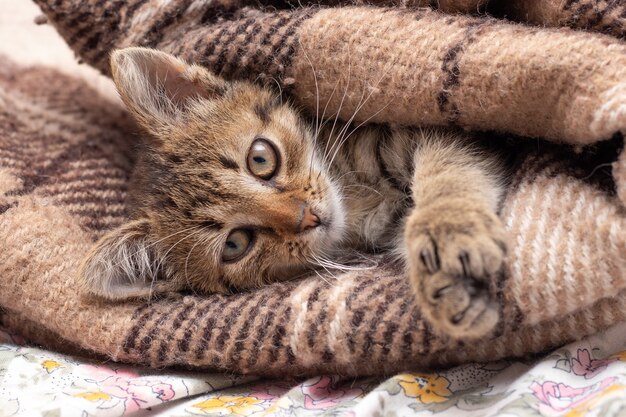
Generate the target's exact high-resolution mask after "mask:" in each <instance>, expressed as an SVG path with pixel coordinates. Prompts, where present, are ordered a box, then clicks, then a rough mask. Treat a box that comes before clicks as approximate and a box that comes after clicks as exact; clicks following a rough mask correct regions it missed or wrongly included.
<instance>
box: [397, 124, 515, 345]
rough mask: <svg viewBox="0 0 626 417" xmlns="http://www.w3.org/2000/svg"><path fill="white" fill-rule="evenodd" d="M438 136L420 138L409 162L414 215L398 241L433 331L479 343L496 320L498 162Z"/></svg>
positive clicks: (501, 250) (501, 241)
mask: <svg viewBox="0 0 626 417" xmlns="http://www.w3.org/2000/svg"><path fill="white" fill-rule="evenodd" d="M437 136H438V135H434V136H433V138H428V139H426V140H422V139H424V138H419V139H420V141H421V143H420V145H419V146H418V148H417V150H416V152H415V157H414V159H415V173H414V176H413V183H412V193H413V198H414V202H415V208H414V209H413V210H412V212H411V213H410V214H409V215H408V218H407V222H406V226H405V233H404V240H405V245H406V256H407V265H408V267H409V273H410V279H411V284H412V286H413V288H414V290H415V294H416V297H417V300H418V302H419V303H420V308H421V309H422V311H423V314H424V315H425V317H426V319H428V320H429V321H430V322H431V323H432V325H433V327H434V329H435V331H439V332H442V333H444V334H448V335H450V336H452V337H455V338H474V337H480V336H483V335H485V334H487V333H489V332H490V331H491V330H492V329H493V328H494V326H495V325H496V323H497V321H498V318H499V312H498V307H497V304H496V302H495V300H494V299H493V298H494V297H493V294H494V292H495V291H494V285H495V279H494V277H495V276H496V275H497V273H498V272H499V271H500V270H501V268H502V266H503V262H504V257H505V253H506V244H505V231H504V228H503V225H502V223H501V221H500V219H499V218H498V217H497V215H496V210H497V206H498V204H499V201H500V199H501V196H502V192H503V185H502V182H503V174H502V169H501V167H500V164H499V163H498V158H497V156H495V155H494V154H487V153H485V152H482V153H481V152H480V151H478V150H477V149H475V148H472V147H471V146H469V145H467V140H465V139H463V138H458V137H457V138H451V137H450V134H449V133H445V134H443V135H441V136H440V137H437ZM490 289H491V291H490Z"/></svg>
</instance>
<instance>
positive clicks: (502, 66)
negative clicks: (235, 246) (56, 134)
mask: <svg viewBox="0 0 626 417" xmlns="http://www.w3.org/2000/svg"><path fill="white" fill-rule="evenodd" d="M36 2H37V3H38V4H39V5H40V6H41V8H42V10H43V11H44V12H45V13H47V15H48V17H49V19H50V21H51V22H52V23H53V24H54V25H55V26H56V28H57V29H58V30H59V32H60V33H61V35H62V36H63V37H64V38H65V39H66V40H67V42H68V44H69V45H70V47H71V48H72V49H74V51H76V53H77V54H78V55H79V56H80V57H81V58H82V59H83V60H84V61H85V62H87V63H89V64H91V65H94V66H95V67H97V68H99V69H100V70H101V71H103V72H105V73H106V72H108V71H109V62H108V56H109V52H110V51H111V49H113V48H116V47H125V46H131V45H139V46H148V47H156V48H158V49H161V50H164V51H166V52H170V53H173V54H174V55H178V56H181V57H183V58H185V59H187V60H189V61H192V62H196V63H200V64H203V65H205V66H207V67H209V68H210V69H212V70H213V71H215V72H217V73H219V74H222V75H224V76H227V77H236V78H241V77H246V78H249V79H252V80H267V81H268V82H274V81H275V82H277V83H278V84H280V85H281V86H282V87H283V88H289V90H290V91H292V92H293V94H294V95H295V97H297V99H298V101H299V104H301V105H303V106H304V107H305V108H308V109H309V110H310V111H311V112H312V113H315V112H316V108H317V104H318V100H317V94H316V91H319V96H320V98H321V101H319V102H320V103H321V107H325V108H326V114H335V113H339V115H340V116H341V117H343V118H349V117H351V116H352V115H353V114H355V113H356V115H355V118H354V120H355V121H357V122H359V121H364V120H371V121H378V122H395V123H400V124H411V125H449V124H455V125H458V126H461V127H465V128H470V129H489V130H496V131H502V132H509V133H514V134H518V135H522V136H532V137H542V138H546V139H553V140H560V141H567V142H570V143H580V144H589V143H593V142H595V141H598V140H602V139H607V138H610V137H611V136H612V135H613V134H614V133H615V132H617V131H618V130H620V129H623V128H624V127H625V126H626V111H624V105H623V103H624V101H626V80H625V78H624V70H623V68H625V67H626V45H624V44H623V43H622V42H620V41H618V40H617V39H614V38H611V37H607V36H599V35H598V36H593V35H590V34H588V33H583V32H575V31H564V30H547V29H544V30H540V29H538V28H534V27H524V26H521V25H512V24H508V23H504V22H502V21H498V20H496V19H486V18H473V17H466V16H463V15H444V14H442V13H440V12H436V11H432V10H430V9H410V8H403V9H393V8H392V9H390V8H377V7H345V8H319V7H318V8H301V9H295V10H291V9H290V10H278V11H275V10H274V9H271V10H270V9H263V8H261V9H259V8H252V7H241V8H237V5H233V3H231V2H230V1H226V0H224V1H214V2H209V3H207V2H198V1H191V0H170V1H166V2H162V3H160V6H155V5H153V3H152V2H148V1H145V0H135V1H130V2H101V1H94V0H91V1H76V0H57V1H51V0H37V1H36ZM365 99H367V100H365ZM326 103H328V104H327V105H326Z"/></svg>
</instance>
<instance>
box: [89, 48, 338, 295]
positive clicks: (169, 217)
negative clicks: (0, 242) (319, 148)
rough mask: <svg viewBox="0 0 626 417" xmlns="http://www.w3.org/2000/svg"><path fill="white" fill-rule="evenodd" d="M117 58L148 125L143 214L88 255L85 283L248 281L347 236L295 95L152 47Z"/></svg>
mask: <svg viewBox="0 0 626 417" xmlns="http://www.w3.org/2000/svg"><path fill="white" fill-rule="evenodd" d="M111 63H112V70H113V78H114V80H115V84H116V86H117V89H118V91H119V93H120V95H121V97H122V99H123V100H124V102H125V104H126V106H127V107H128V109H129V110H130V111H131V113H132V114H133V115H134V116H135V118H136V119H137V121H138V122H139V124H140V125H141V126H142V127H143V128H144V129H145V131H146V133H147V134H148V137H147V138H146V141H145V146H144V147H143V148H142V150H141V153H140V156H139V162H138V164H137V167H136V172H135V174H134V175H135V178H134V182H133V186H132V187H131V199H130V202H131V208H132V209H133V210H134V214H133V215H134V219H133V220H132V221H130V222H129V223H127V224H125V225H123V226H121V227H120V228H118V229H116V230H114V231H112V232H110V233H109V234H108V235H106V236H104V237H103V238H102V239H101V240H100V241H99V242H98V243H97V244H96V246H95V247H94V249H93V250H92V252H91V253H90V254H89V256H88V257H87V259H86V260H85V262H84V265H83V268H82V272H81V274H82V278H83V283H84V284H85V287H86V290H87V291H88V292H91V293H95V294H98V295H101V296H104V297H107V298H113V299H116V298H127V297H141V296H145V295H148V294H149V293H151V292H160V291H171V290H177V289H182V288H185V287H187V288H191V289H193V290H197V291H201V292H229V291H232V290H233V289H246V288H251V287H255V286H259V285H262V284H263V283H265V282H268V281H272V280H281V279H286V278H291V277H293V276H295V275H297V274H300V273H302V271H303V270H304V269H305V268H306V267H307V266H308V265H309V262H310V260H311V259H314V258H315V257H319V256H323V254H324V253H328V252H329V251H331V250H332V249H333V247H334V246H335V245H336V244H337V243H338V242H339V240H340V239H341V236H342V230H343V227H344V214H343V210H342V206H341V201H340V197H339V194H338V191H337V187H336V186H335V184H334V183H333V181H332V180H331V178H330V177H329V176H328V172H327V171H326V169H325V168H324V167H323V166H322V164H321V162H320V157H319V156H320V155H319V152H318V153H316V152H315V146H314V145H315V144H314V138H313V134H312V132H311V131H310V129H309V127H308V126H307V124H306V123H305V122H304V120H303V119H302V117H301V116H299V115H298V113H297V112H296V111H295V110H294V109H293V108H292V107H290V106H289V105H287V104H283V103H282V102H281V100H280V98H277V97H276V95H275V94H273V93H272V92H270V91H268V90H264V89H262V88H260V87H258V86H255V85H253V84H250V83H244V82H226V81H225V80H223V79H221V78H219V77H217V76H215V75H214V74H212V73H210V72H209V71H207V70H206V69H204V68H202V67H199V66H195V65H187V64H186V63H185V62H183V61H181V60H179V59H177V58H175V57H173V56H171V55H168V54H166V53H163V52H158V51H155V50H150V49H143V48H128V49H123V50H118V51H115V52H114V53H113V55H112V57H111ZM156 278H158V279H156ZM155 279H156V280H155Z"/></svg>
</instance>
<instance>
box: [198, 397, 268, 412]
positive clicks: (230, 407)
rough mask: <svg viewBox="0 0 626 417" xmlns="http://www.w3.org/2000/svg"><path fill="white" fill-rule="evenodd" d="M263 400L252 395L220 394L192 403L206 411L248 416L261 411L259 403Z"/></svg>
mask: <svg viewBox="0 0 626 417" xmlns="http://www.w3.org/2000/svg"><path fill="white" fill-rule="evenodd" d="M261 403H263V400H258V399H256V398H254V397H236V396H233V395H221V396H219V397H215V398H209V399H208V400H205V401H202V402H201V403H197V404H194V405H192V407H194V408H198V409H200V410H201V411H203V412H206V413H219V414H222V415H230V414H236V415H239V416H248V415H250V414H252V413H257V412H259V411H263V407H261V406H260V405H259V404H261Z"/></svg>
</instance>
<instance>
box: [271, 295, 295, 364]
mask: <svg viewBox="0 0 626 417" xmlns="http://www.w3.org/2000/svg"><path fill="white" fill-rule="evenodd" d="M290 316H291V307H287V308H286V309H285V312H284V314H283V323H287V322H288V320H289V318H290ZM285 333H286V332H285V326H284V325H283V324H281V322H279V323H277V324H276V326H275V327H274V328H273V329H272V331H271V332H270V334H273V336H272V344H271V345H270V347H269V348H268V351H269V355H270V361H271V362H277V361H278V356H279V353H280V349H281V348H284V345H283V339H284V338H285ZM289 350H291V348H289ZM291 354H292V355H293V352H291Z"/></svg>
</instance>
